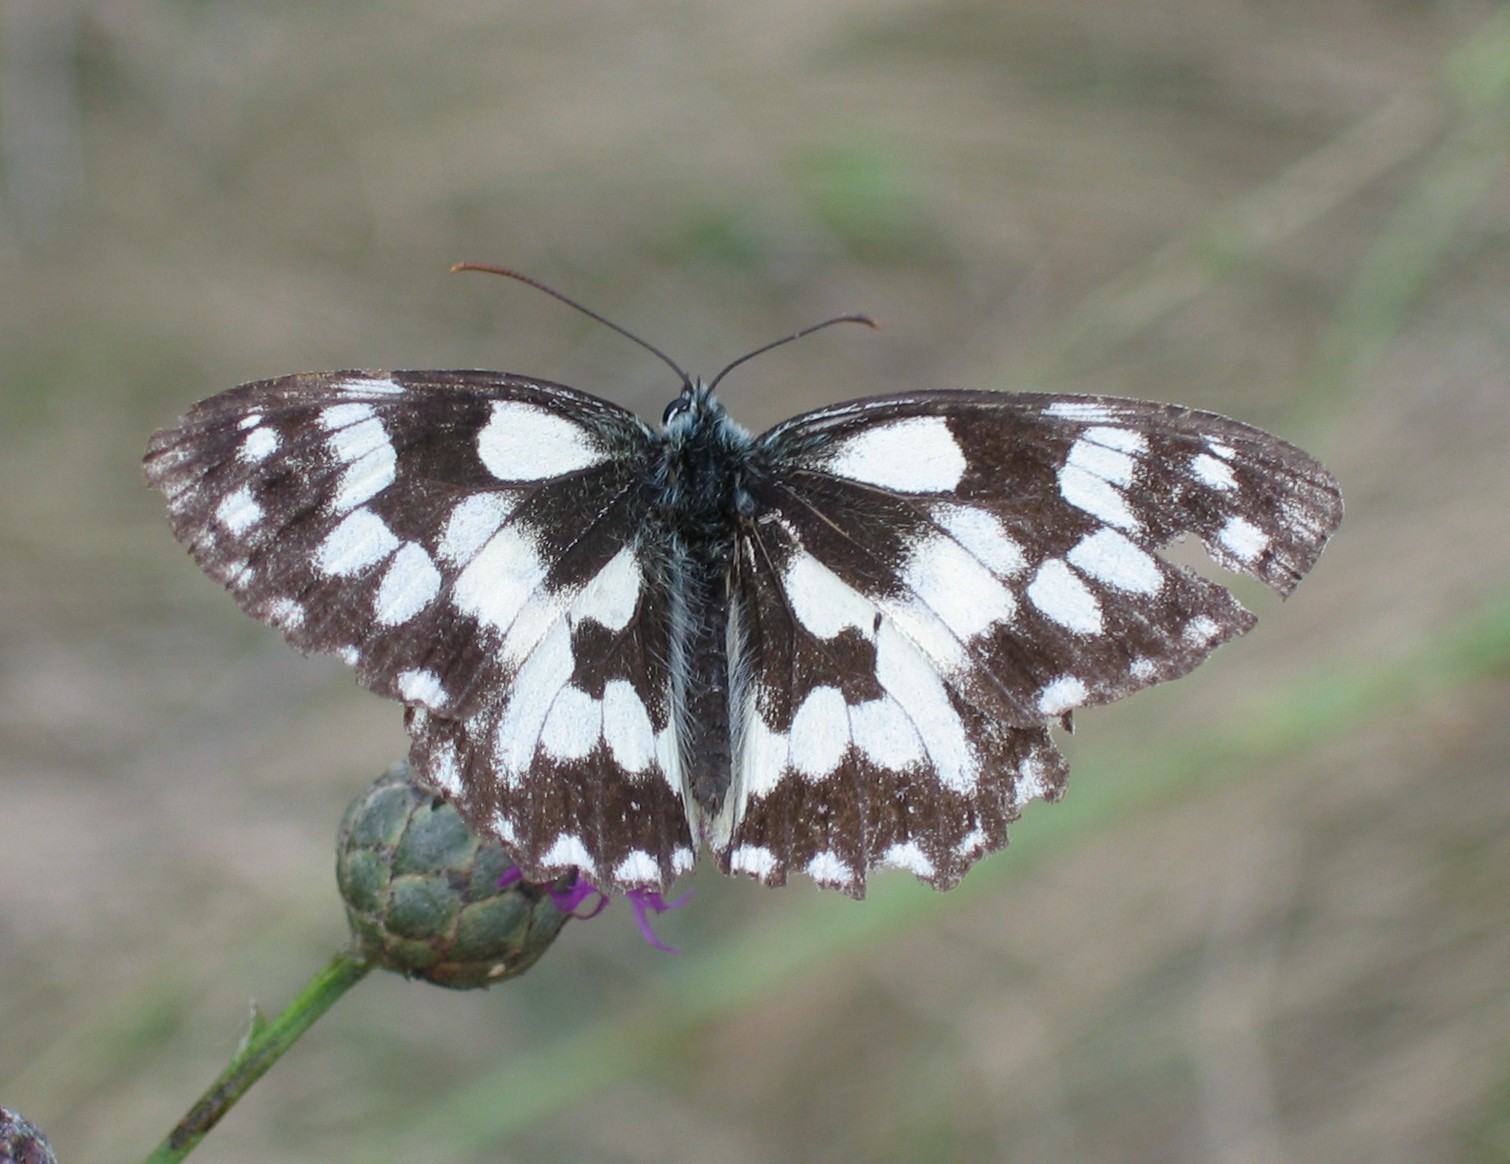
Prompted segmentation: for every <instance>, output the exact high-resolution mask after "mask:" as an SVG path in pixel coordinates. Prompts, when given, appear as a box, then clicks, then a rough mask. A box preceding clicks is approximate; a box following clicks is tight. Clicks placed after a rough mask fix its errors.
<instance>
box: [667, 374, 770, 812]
mask: <svg viewBox="0 0 1510 1164" xmlns="http://www.w3.org/2000/svg"><path fill="white" fill-rule="evenodd" d="M665 419H666V433H665V443H664V446H663V453H662V462H661V471H660V473H659V474H658V478H657V482H656V489H657V496H656V503H655V504H656V508H657V510H658V511H659V513H660V515H661V518H662V520H663V522H664V523H665V529H666V533H667V546H668V551H669V553H668V557H669V560H668V562H667V569H668V577H669V579H670V595H671V627H672V633H671V672H672V685H673V689H674V691H675V699H674V702H675V705H676V706H677V708H678V709H679V715H680V717H681V722H680V723H679V724H678V732H679V735H680V737H681V742H682V755H683V756H684V757H685V763H686V770H685V774H684V779H685V784H684V787H685V788H686V789H687V790H688V791H689V792H690V794H691V796H692V799H693V801H694V802H695V804H696V805H697V807H698V809H700V810H701V813H702V815H703V818H704V819H710V818H711V817H713V816H716V815H717V813H718V811H719V809H720V807H721V806H722V804H723V801H724V797H725V795H726V794H727V792H728V790H729V783H730V735H729V715H730V712H729V678H730V677H729V656H728V651H727V650H726V643H727V636H728V630H729V602H730V566H731V563H732V562H733V560H734V544H735V537H736V534H737V531H738V528H739V523H740V521H741V520H743V519H744V517H745V515H747V514H748V513H749V511H750V508H751V503H750V499H749V495H748V493H747V492H746V488H745V486H746V481H745V477H746V474H747V473H748V471H749V461H748V457H749V450H750V446H751V443H752V442H751V438H750V435H749V433H747V432H746V431H745V430H744V429H743V428H741V427H740V426H739V425H738V424H736V423H735V422H734V421H733V420H732V419H731V418H730V417H729V415H728V413H727V412H726V411H725V410H724V407H723V405H722V404H720V403H719V402H718V401H717V400H716V399H715V398H714V397H713V395H712V393H711V392H710V391H709V389H708V388H707V386H706V385H704V384H701V383H698V384H691V385H689V386H688V387H687V388H686V389H685V390H684V391H683V392H682V395H681V396H679V397H678V398H677V399H676V400H674V401H672V403H671V404H670V405H669V406H668V407H667V409H666V418H665Z"/></svg>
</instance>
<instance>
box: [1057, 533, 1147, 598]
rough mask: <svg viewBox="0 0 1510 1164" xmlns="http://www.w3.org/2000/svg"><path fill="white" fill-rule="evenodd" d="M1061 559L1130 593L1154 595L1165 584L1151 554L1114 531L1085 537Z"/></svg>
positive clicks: (1099, 579) (1097, 579)
mask: <svg viewBox="0 0 1510 1164" xmlns="http://www.w3.org/2000/svg"><path fill="white" fill-rule="evenodd" d="M1064 557H1065V560H1066V561H1067V562H1069V564H1070V565H1071V566H1074V567H1075V569H1077V570H1079V571H1080V572H1081V573H1082V574H1085V575H1087V576H1088V577H1091V578H1094V579H1096V581H1098V582H1103V583H1105V584H1106V585H1107V586H1112V587H1115V588H1116V589H1118V590H1126V591H1128V592H1129V593H1132V594H1157V593H1158V592H1159V589H1160V588H1161V587H1162V586H1163V585H1164V574H1163V572H1162V571H1161V570H1160V569H1159V564H1158V562H1157V561H1155V560H1154V557H1153V555H1152V554H1149V553H1147V552H1145V551H1144V550H1141V549H1139V548H1138V547H1137V546H1135V545H1133V543H1132V542H1130V541H1129V540H1128V539H1127V538H1126V537H1124V536H1123V535H1122V534H1120V533H1118V532H1117V531H1116V530H1114V529H1101V530H1097V531H1096V532H1095V533H1092V534H1087V535H1086V536H1085V537H1083V538H1081V539H1080V541H1079V542H1077V543H1076V544H1075V546H1074V548H1073V549H1071V550H1070V552H1069V553H1067V554H1066V555H1065V556H1064Z"/></svg>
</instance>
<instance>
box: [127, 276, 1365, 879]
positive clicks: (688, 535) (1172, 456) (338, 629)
mask: <svg viewBox="0 0 1510 1164" xmlns="http://www.w3.org/2000/svg"><path fill="white" fill-rule="evenodd" d="M563 298H564V297H563ZM589 314H592V313H591V312H589ZM610 326H613V325H610ZM626 334H627V333H626ZM645 346H647V347H649V345H645ZM651 350H652V351H655V349H653V348H652V349H651ZM656 354H658V355H660V354H661V353H659V352H657V353H656ZM662 358H665V357H664V356H663V357H662ZM667 362H668V363H671V361H669V360H667ZM672 367H673V368H675V367H676V365H675V364H672ZM677 371H678V373H679V374H681V375H682V381H683V384H682V389H681V393H680V395H678V396H677V397H676V399H674V400H673V401H672V402H671V404H670V405H669V406H668V407H667V409H666V413H665V417H664V427H663V428H662V429H660V430H657V429H655V428H652V427H651V426H649V425H647V424H645V423H644V422H642V421H641V420H639V419H638V418H637V417H636V416H634V415H633V414H632V413H630V412H628V411H626V410H625V409H623V408H620V407H618V406H617V405H614V404H611V403H609V402H607V401H605V400H600V399H598V398H597V397H595V396H590V395H588V394H587V393H585V392H579V391H577V390H576V389H574V388H567V387H564V386H562V385H559V384H552V383H548V382H545V381H541V380H535V379H531V378H529V377H525V376H517V375H511V374H507V373H499V372H480V371H450V372H433V371H426V372H324V373H314V374H309V375H298V376H288V377H285V378H283V379H278V380H267V381H262V382H259V383H253V384H245V385H242V386H241V387H239V388H234V389H232V390H231V391H229V392H225V393H222V394H221V395H219V396H215V397H212V398H211V399H209V400H206V401H203V402H202V403H200V404H198V405H196V406H194V407H193V408H192V409H191V410H190V411H189V412H188V413H187V415H185V416H184V417H183V418H182V419H181V420H180V421H179V423H178V424H177V425H175V426H174V427H172V428H169V429H165V430H164V431H162V432H159V433H158V434H157V435H156V436H155V437H153V439H152V442H151V446H150V449H149V452H148V454H147V459H146V468H147V476H148V479H149V480H150V481H151V483H152V484H153V485H155V486H157V487H158V488H159V489H161V490H162V491H163V493H165V494H166V495H167V499H168V510H169V514H170V516H171V520H172V525H173V531H174V533H175V534H176V535H177V537H178V539H179V540H180V541H181V542H182V543H183V544H184V545H185V546H187V547H188V549H189V550H190V551H191V552H192V553H193V555H194V557H195V559H196V560H197V561H198V562H199V564H200V565H201V566H202V567H203V568H204V569H205V571H206V572H207V573H209V574H210V575H211V576H212V577H213V578H216V579H218V580H219V581H221V582H223V583H224V584H225V586H226V587H227V588H228V589H229V590H230V591H231V593H232V594H233V595H234V597H235V598H236V600H237V602H239V603H240V604H241V606H242V607H243V608H244V609H245V610H246V611H247V612H248V613H250V614H252V615H253V616H254V617H256V618H259V619H261V620H263V621H264V622H267V623H269V624H271V625H272V626H274V627H276V628H277V629H278V630H280V631H281V632H282V633H283V634H284V636H285V637H286V638H288V640H289V641H290V642H291V643H293V644H294V645H295V646H296V647H299V648H300V649H301V650H304V651H310V652H312V651H328V652H333V653H335V654H337V655H339V656H340V657H341V658H343V659H345V660H346V661H347V662H348V663H350V664H351V665H352V666H353V667H354V668H355V669H356V673H357V676H358V678H359V679H360V681H361V682H362V683H363V684H364V685H365V686H367V687H369V688H371V689H372V690H373V691H376V692H378V693H379V694H381V695H386V696H389V697H391V698H393V699H397V700H400V701H402V702H403V703H404V704H405V705H406V708H407V713H406V720H407V724H408V729H409V733H410V735H411V737H412V741H413V745H412V753H411V757H412V761H413V764H414V766H415V768H416V770H417V772H418V773H420V774H421V775H422V776H423V777H424V779H425V780H426V782H427V783H429V784H431V785H432V786H434V787H435V788H437V789H439V790H441V791H442V792H443V793H444V794H445V795H446V796H447V797H449V798H450V799H452V800H453V801H454V802H455V803H456V805H457V806H458V807H459V808H460V810H461V811H462V813H463V814H464V815H465V817H466V818H467V820H468V821H469V822H470V823H471V824H472V826H473V827H474V828H476V829H478V830H479V831H481V832H483V833H485V834H489V835H491V836H494V837H496V838H498V839H499V840H500V841H501V842H503V843H504V844H505V845H506V846H507V847H508V848H509V849H510V850H511V851H512V853H513V854H514V855H515V858H516V860H517V861H518V863H519V865H520V866H521V867H522V868H523V869H524V870H525V872H526V873H527V875H529V876H530V877H532V878H534V879H538V880H547V879H549V878H551V877H554V876H556V875H559V874H562V873H564V872H566V871H567V870H570V869H577V870H580V871H581V872H582V873H583V874H584V875H585V876H586V877H587V878H589V879H590V880H591V881H592V882H593V883H594V884H596V885H598V886H600V887H602V888H605V889H618V890H628V889H634V888H647V887H648V888H657V889H663V888H665V887H666V886H667V885H668V884H669V883H670V882H671V881H672V880H673V879H674V878H675V877H677V876H678V875H679V874H681V873H684V872H686V871H687V870H688V869H690V868H691V866H692V864H693V859H694V854H695V852H696V851H697V849H698V848H699V847H700V845H702V844H706V845H707V846H708V847H709V849H711V851H712V852H713V853H714V854H715V855H716V857H717V860H718V862H719V864H720V866H721V867H722V868H723V869H724V870H725V871H726V872H731V873H735V872H737V873H745V874H749V875H752V876H755V877H757V878H759V879H760V880H762V881H764V882H766V883H768V884H781V883H783V882H784V881H785V880H786V878H787V876H788V875H789V874H790V873H791V872H793V871H798V872H804V873H806V874H807V875H808V876H810V877H811V878H813V879H814V880H815V881H817V882H818V883H820V884H822V885H825V886H831V887H835V888H838V889H841V890H843V891H844V892H846V893H849V894H851V895H854V896H856V897H858V896H860V895H861V894H862V893H863V892H864V888H865V878H866V874H867V872H868V871H869V870H870V869H872V868H875V867H878V866H897V867H901V868H904V869H907V870H909V871H911V872H912V873H914V874H916V875H917V876H918V877H919V878H921V879H923V880H924V881H927V882H928V883H930V884H931V885H933V886H935V887H937V888H940V889H942V888H947V887H949V886H951V885H953V884H955V883H956V882H957V881H958V880H959V879H960V877H961V876H962V875H963V874H964V872H965V871H966V869H968V868H969V866H970V865H971V864H972V863H974V862H975V861H976V860H977V859H978V858H980V857H981V856H982V855H984V854H986V853H989V852H991V851H993V850H995V849H998V848H1000V847H1001V846H1002V845H1004V844H1005V843H1006V831H1007V825H1008V824H1009V823H1011V822H1012V821H1013V820H1015V819H1016V817H1017V816H1018V815H1019V813H1020V812H1021V811H1022V808H1023V806H1024V805H1025V804H1026V803H1027V802H1028V801H1030V800H1032V799H1033V798H1034V797H1044V798H1047V799H1050V800H1052V799H1057V798H1058V796H1059V795H1060V792H1061V791H1062V789H1063V786H1064V781H1065V777H1066V775H1067V766H1066V764H1065V761H1064V758H1063V757H1062V756H1061V755H1060V753H1059V752H1058V750H1057V749H1056V748H1055V747H1054V744H1053V742H1052V741H1051V739H1050V736H1049V725H1050V724H1053V723H1055V722H1061V721H1062V722H1064V723H1065V724H1066V725H1067V724H1068V721H1069V714H1070V712H1071V711H1073V710H1074V709H1075V708H1079V707H1085V706H1090V705H1095V704H1101V703H1106V702H1108V701H1110V700H1113V699H1119V698H1121V697H1122V696H1124V695H1129V694H1131V693H1132V692H1134V691H1137V690H1138V689H1140V688H1143V687H1148V686H1150V685H1152V684H1154V683H1159V682H1163V681H1165V680H1168V679H1174V678H1177V677H1179V676H1181V675H1183V674H1185V673H1186V672H1187V671H1189V670H1191V669H1192V668H1193V667H1195V666H1196V664H1198V663H1199V662H1201V660H1203V659H1204V658H1205V657H1206V656H1207V655H1209V654H1210V653H1211V652H1212V651H1213V650H1214V649H1215V648H1216V647H1217V646H1218V645H1220V644H1221V643H1224V642H1226V641H1227V640H1228V639H1231V638H1233V637H1234V636H1236V635H1239V634H1242V633H1243V632H1244V631H1246V630H1248V629H1249V627H1250V626H1252V624H1253V621H1254V619H1253V616H1252V615H1251V614H1250V613H1249V612H1248V611H1247V610H1246V609H1244V608H1243V607H1242V606H1241V605H1240V604H1239V603H1238V602H1237V601H1236V599H1234V598H1233V597H1232V595H1231V594H1230V593H1228V591H1227V590H1226V589H1224V588H1223V587H1221V586H1219V585H1217V584H1215V583H1213V582H1211V581H1209V580H1207V579H1205V578H1203V577H1201V576H1199V575H1197V574H1195V573H1193V572H1191V571H1189V570H1187V569H1184V568H1179V567H1176V566H1173V565H1170V564H1168V563H1166V562H1165V561H1164V560H1163V559H1162V558H1161V557H1159V556H1158V554H1157V553H1156V551H1158V550H1159V549H1160V548H1162V547H1165V546H1167V545H1169V544H1170V543H1171V542H1172V541H1174V540H1176V539H1178V538H1181V537H1184V536H1186V535H1194V536H1196V537H1198V538H1200V540H1201V541H1202V542H1203V543H1204V544H1205V546H1206V549H1207V551H1208V552H1209V553H1210V555H1211V557H1212V558H1213V559H1214V560H1215V561H1216V562H1217V563H1218V564H1220V565H1221V566H1223V567H1225V568H1227V569H1229V570H1232V571H1235V572H1238V573H1241V574H1246V575H1249V576H1250V577H1253V578H1257V579H1259V580H1260V581H1262V582H1264V583H1266V584H1267V585H1268V586H1270V587H1271V588H1272V589H1274V590H1277V591H1279V592H1280V593H1281V594H1288V593H1289V592H1290V591H1291V590H1292V589H1293V588H1294V587H1295V585H1296V584H1297V583H1298V582H1299V580H1300V578H1301V577H1302V576H1303V575H1304V574H1305V573H1306V571H1307V570H1309V569H1310V568H1311V566H1312V565H1313V564H1314V563H1315V562H1316V559H1317V557H1318V556H1319V555H1320V553H1321V550H1322V547H1323V546H1324V545H1325V543H1326V541H1327V539H1328V537H1329V536H1330V535H1331V534H1332V532H1333V531H1334V530H1335V529H1336V528H1337V525H1338V522H1339V521H1340V520H1341V516H1342V500H1341V496H1340V494H1339V492H1338V489H1337V485H1336V482H1335V481H1334V480H1333V479H1332V477H1331V475H1330V474H1329V473H1328V472H1327V471H1326V470H1325V469H1324V468H1323V467H1322V466H1321V465H1320V464H1318V463H1317V462H1316V461H1315V460H1313V459H1312V458H1311V457H1309V456H1307V455H1306V454H1305V453H1303V452H1301V451H1300V450H1298V449H1296V448H1294V447H1293V446H1291V445H1289V444H1287V443H1285V442H1284V441H1282V440H1279V439H1278V438H1276V437H1273V436H1270V435H1269V434H1267V433H1265V432H1262V431H1260V430H1258V429H1255V428H1251V427H1249V426H1248V425H1245V424H1240V423H1238V422H1237V421H1233V420H1228V419H1226V418H1224V417H1221V416H1217V415H1215V414H1213V413H1209V412H1197V411H1193V410H1191V409H1187V408H1180V407H1177V406H1174V405H1169V404H1156V403H1150V402H1146V401H1142V400H1124V399H1117V398H1113V397H1091V396H1058V395H1008V394H1002V393H996V392H969V391H942V392H909V393H904V394H901V395H894V396H880V397H874V398H871V399H866V400H856V401H852V402H850V403H847V404H837V405H831V406H829V407H826V408H820V409H818V410H816V411H814V412H808V413H805V414H803V415H801V416H798V417H795V418H793V419H791V420H787V421H784V422H783V423H781V424H778V425H777V426H776V427H775V428H772V429H771V430H770V431H768V432H766V433H765V434H763V435H761V436H758V437H754V436H751V435H750V434H749V433H747V432H746V431H745V430H744V429H742V428H741V427H739V425H738V424H736V423H735V422H734V421H733V420H732V419H730V417H729V416H728V415H727V413H726V412H725V411H724V408H723V405H722V404H720V403H719V401H718V400H717V399H715V397H714V396H713V393H712V386H711V385H706V384H704V383H702V382H694V381H692V380H690V379H689V378H687V377H686V375H685V374H682V373H680V369H677ZM726 371H727V369H726ZM713 383H714V384H716V383H717V380H716V379H715V381H714V382H713Z"/></svg>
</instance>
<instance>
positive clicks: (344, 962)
mask: <svg viewBox="0 0 1510 1164" xmlns="http://www.w3.org/2000/svg"><path fill="white" fill-rule="evenodd" d="M370 969H372V963H371V962H368V961H367V960H365V959H363V958H360V957H358V956H357V955H355V954H351V953H342V954H337V955H336V956H335V957H334V958H332V959H331V960H330V962H329V964H328V965H326V967H325V968H324V969H323V970H321V971H320V972H319V973H318V974H316V975H315V976H314V977H313V978H311V979H310V980H309V983H308V985H306V986H305V987H304V989H303V990H301V991H300V992H299V996H298V997H297V998H295V999H294V1000H293V1002H291V1003H289V1004H288V1006H286V1007H285V1008H284V1009H283V1012H282V1013H281V1014H280V1015H278V1016H277V1017H276V1018H274V1019H272V1020H271V1021H268V1020H266V1019H263V1018H262V1017H261V1015H260V1014H254V1015H253V1016H252V1025H251V1029H250V1030H249V1031H247V1035H246V1038H245V1039H244V1040H242V1043H241V1046H240V1047H238V1048H237V1050H236V1054H235V1055H234V1056H232V1058H231V1061H230V1063H229V1064H228V1065H227V1066H226V1069H225V1070H224V1071H222V1072H221V1073H220V1077H219V1078H218V1079H216V1080H215V1082H214V1083H212V1084H210V1086H209V1088H208V1089H207V1090H206V1091H205V1093H204V1094H203V1095H202V1096H200V1097H199V1102H198V1103H196V1104H195V1105H194V1106H193V1107H192V1108H190V1109H189V1114H188V1115H186V1116H184V1118H183V1119H181V1120H179V1121H178V1126H177V1127H175V1128H174V1129H173V1130H172V1131H171V1132H169V1133H168V1138H167V1139H165V1140H164V1141H163V1142H162V1143H161V1144H159V1145H158V1146H157V1150H156V1151H155V1152H153V1153H152V1155H150V1156H148V1157H147V1164H170V1162H172V1161H176V1160H182V1159H183V1158H184V1157H185V1156H187V1155H188V1154H189V1153H190V1152H192V1151H193V1150H194V1148H195V1147H196V1146H197V1145H198V1143H199V1141H200V1140H202V1139H204V1138H205V1136H207V1135H208V1134H209V1132H210V1129H211V1128H213V1127H214V1126H215V1125H216V1124H218V1123H219V1122H220V1118H221V1116H223V1115H225V1114H226V1112H228V1111H230V1110H231V1108H232V1107H234V1106H235V1104H236V1101H237V1100H238V1099H240V1098H241V1097H242V1095H244V1094H245V1093H246V1091H247V1089H248V1088H250V1087H251V1086H252V1084H254V1083H256V1082H257V1080H259V1079H261V1078H262V1076H263V1075H264V1074H265V1073H266V1071H267V1069H268V1068H269V1067H271V1066H272V1065H273V1064H274V1063H276V1062H277V1061H278V1060H279V1059H280V1058H281V1057H282V1055H283V1052H285V1051H287V1050H288V1049H289V1048H290V1047H292V1046H293V1045H294V1043H295V1042H297V1041H298V1039H299V1036H300V1035H302V1034H303V1033H304V1032H305V1031H307V1030H309V1028H310V1027H312V1026H314V1024H315V1020H316V1019H318V1018H319V1017H320V1016H321V1015H322V1014H324V1013H325V1012H326V1011H327V1010H329V1009H330V1008H331V1007H332V1006H334V1005H335V1003H336V1000H337V999H339V998H340V997H341V996H342V995H343V994H345V993H346V992H347V991H348V990H350V989H351V988H352V987H353V986H355V985H356V984H357V983H358V982H360V981H361V980H362V978H363V977H364V976H365V975H366V973H367V971H368V970H370Z"/></svg>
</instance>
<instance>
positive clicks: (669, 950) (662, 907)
mask: <svg viewBox="0 0 1510 1164" xmlns="http://www.w3.org/2000/svg"><path fill="white" fill-rule="evenodd" d="M624 896H625V897H627V898H628V899H629V904H630V905H632V906H633V907H634V920H635V924H637V925H638V926H639V927H640V935H641V936H642V937H643V938H644V939H645V941H646V942H648V943H649V944H650V945H651V946H652V947H654V948H655V949H657V950H660V951H661V952H663V953H666V954H680V953H681V951H680V950H679V949H677V948H676V947H675V946H668V945H666V943H665V942H663V941H661V939H660V938H658V937H656V935H655V931H654V930H653V929H651V928H650V915H651V914H652V913H656V914H661V913H665V912H666V911H667V910H671V909H681V907H682V906H684V905H686V904H687V901H688V899H690V898H691V896H692V890H690V889H689V890H687V892H686V893H684V894H682V895H681V896H680V897H678V898H677V899H676V900H675V901H672V902H668V901H667V900H666V899H665V898H664V897H662V896H661V895H660V893H658V892H657V891H656V890H654V889H631V890H629V892H628V893H626V894H624Z"/></svg>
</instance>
